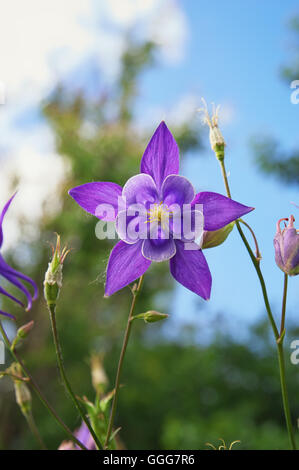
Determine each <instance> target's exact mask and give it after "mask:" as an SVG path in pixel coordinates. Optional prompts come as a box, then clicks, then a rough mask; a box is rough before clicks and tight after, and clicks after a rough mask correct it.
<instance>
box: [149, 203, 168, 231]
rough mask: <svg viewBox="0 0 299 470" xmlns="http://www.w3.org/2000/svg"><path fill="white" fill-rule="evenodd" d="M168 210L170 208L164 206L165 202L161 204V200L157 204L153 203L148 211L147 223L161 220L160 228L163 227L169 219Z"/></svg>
mask: <svg viewBox="0 0 299 470" xmlns="http://www.w3.org/2000/svg"><path fill="white" fill-rule="evenodd" d="M169 212H170V210H169V209H168V207H167V206H165V204H163V201H161V202H160V203H159V204H158V203H156V204H153V206H152V207H151V209H150V210H149V211H148V219H147V223H151V222H161V224H162V228H164V226H165V223H167V222H168V220H169Z"/></svg>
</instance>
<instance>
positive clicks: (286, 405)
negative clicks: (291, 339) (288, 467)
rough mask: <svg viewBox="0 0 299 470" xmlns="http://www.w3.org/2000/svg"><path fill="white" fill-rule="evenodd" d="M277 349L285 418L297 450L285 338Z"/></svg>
mask: <svg viewBox="0 0 299 470" xmlns="http://www.w3.org/2000/svg"><path fill="white" fill-rule="evenodd" d="M277 350H278V362H279V373H280V384H281V394H282V401H283V409H284V415H285V419H286V424H287V429H288V434H289V439H290V444H291V448H292V450H296V442H295V437H294V430H293V426H292V418H291V413H290V405H289V397H288V390H287V385H286V373H285V361H284V351H283V340H282V341H280V342H278V343H277Z"/></svg>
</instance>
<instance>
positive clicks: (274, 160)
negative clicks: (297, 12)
mask: <svg viewBox="0 0 299 470" xmlns="http://www.w3.org/2000/svg"><path fill="white" fill-rule="evenodd" d="M289 31H290V33H291V34H292V38H293V39H292V47H291V50H292V57H291V59H290V63H289V64H288V65H286V66H283V67H282V68H281V76H282V78H283V80H284V81H285V82H286V83H287V85H288V86H290V83H291V82H292V81H293V80H298V79H299V16H294V17H293V18H292V19H291V20H290V22H289ZM252 147H253V151H254V155H255V159H256V163H257V165H258V166H259V168H260V169H261V170H262V171H263V172H264V173H266V174H271V175H273V176H275V177H277V178H279V180H280V181H282V182H285V183H293V184H298V183H299V148H295V149H292V150H285V149H282V148H281V146H280V143H279V141H278V140H277V139H276V138H273V137H269V136H259V137H255V138H254V139H252Z"/></svg>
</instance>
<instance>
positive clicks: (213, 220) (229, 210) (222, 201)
mask: <svg viewBox="0 0 299 470" xmlns="http://www.w3.org/2000/svg"><path fill="white" fill-rule="evenodd" d="M195 204H202V205H203V214H204V229H205V230H209V231H213V230H218V229H220V228H222V227H224V226H225V225H227V224H229V223H230V222H233V220H236V219H238V218H239V217H241V216H242V215H245V214H247V213H248V212H251V211H253V210H254V207H248V206H244V205H243V204H240V203H239V202H236V201H233V200H232V199H229V198H228V197H226V196H223V195H222V194H218V193H212V192H202V193H198V194H197V195H196V196H195V199H194V200H193V202H192V205H195Z"/></svg>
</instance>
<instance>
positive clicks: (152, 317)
mask: <svg viewBox="0 0 299 470" xmlns="http://www.w3.org/2000/svg"><path fill="white" fill-rule="evenodd" d="M168 317H169V315H167V313H160V312H156V311H155V310H149V311H148V312H145V313H139V315H135V316H134V317H133V320H135V319H136V320H139V319H140V320H144V321H145V323H155V322H157V321H161V320H165V318H168Z"/></svg>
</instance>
